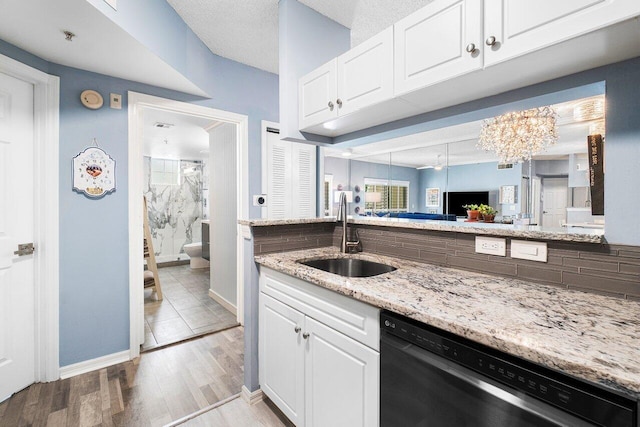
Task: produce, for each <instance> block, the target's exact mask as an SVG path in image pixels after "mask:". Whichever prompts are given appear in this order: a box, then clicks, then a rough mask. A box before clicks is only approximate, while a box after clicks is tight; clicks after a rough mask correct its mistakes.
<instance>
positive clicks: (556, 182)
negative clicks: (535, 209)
mask: <svg viewBox="0 0 640 427" xmlns="http://www.w3.org/2000/svg"><path fill="white" fill-rule="evenodd" d="M568 194H569V178H564V177H563V178H542V226H543V227H550V228H551V227H553V228H557V227H562V225H564V224H565V222H566V220H567V198H568Z"/></svg>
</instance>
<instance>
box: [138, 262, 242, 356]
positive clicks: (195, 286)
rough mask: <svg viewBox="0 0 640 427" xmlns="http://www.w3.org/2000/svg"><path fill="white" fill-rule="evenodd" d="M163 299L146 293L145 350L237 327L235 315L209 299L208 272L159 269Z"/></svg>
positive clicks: (187, 268) (149, 291)
mask: <svg viewBox="0 0 640 427" xmlns="http://www.w3.org/2000/svg"><path fill="white" fill-rule="evenodd" d="M158 274H159V275H160V283H161V284H162V292H163V294H164V299H163V300H161V301H157V300H155V299H154V298H155V294H153V295H152V292H151V290H147V291H145V294H144V295H145V299H144V319H145V325H144V330H145V340H144V344H143V345H142V350H143V351H147V350H150V349H153V348H157V347H161V346H164V345H167V344H173V343H176V342H178V341H182V340H184V339H187V338H192V337H195V336H199V335H203V334H207V333H211V332H215V331H220V330H222V329H226V328H229V327H232V326H236V325H237V324H238V322H237V320H236V316H235V315H234V314H233V313H231V312H230V311H228V310H227V309H225V308H224V307H222V306H221V305H220V304H218V303H217V302H216V301H214V300H212V299H211V298H210V297H209V269H197V270H192V269H191V268H189V265H188V264H187V265H178V266H174V267H164V268H160V269H158Z"/></svg>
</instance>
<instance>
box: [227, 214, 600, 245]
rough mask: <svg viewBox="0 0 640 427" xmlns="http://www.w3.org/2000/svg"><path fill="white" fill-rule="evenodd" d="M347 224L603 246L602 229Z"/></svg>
mask: <svg viewBox="0 0 640 427" xmlns="http://www.w3.org/2000/svg"><path fill="white" fill-rule="evenodd" d="M323 222H336V218H335V217H326V218H291V219H248V220H239V221H238V223H239V224H242V225H248V226H251V227H268V226H273V225H293V224H315V223H323ZM348 222H349V223H350V224H360V225H374V226H379V227H394V228H405V229H406V228H409V229H414V230H433V231H452V232H456V233H470V234H481V235H487V236H502V237H517V238H522V239H539V240H556V241H564V242H578V243H603V242H604V230H603V229H588V228H578V229H576V228H568V227H562V228H543V227H540V226H535V225H513V224H498V223H490V224H487V223H483V222H454V221H436V220H426V219H405V218H378V217H366V216H356V217H349V219H348Z"/></svg>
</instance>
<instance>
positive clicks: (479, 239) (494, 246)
mask: <svg viewBox="0 0 640 427" xmlns="http://www.w3.org/2000/svg"><path fill="white" fill-rule="evenodd" d="M476 252H477V253H479V254H489V255H496V256H506V255H507V245H506V242H505V239H500V238H496V237H484V236H476Z"/></svg>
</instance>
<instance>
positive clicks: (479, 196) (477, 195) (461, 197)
mask: <svg viewBox="0 0 640 427" xmlns="http://www.w3.org/2000/svg"><path fill="white" fill-rule="evenodd" d="M443 196H444V199H443V201H444V207H445V212H446V213H450V214H454V215H455V216H467V210H466V209H465V208H463V207H462V206H464V205H471V204H476V205H479V204H481V203H484V204H485V205H488V204H489V192H488V191H449V192H445V193H444V194H443ZM447 202H448V204H447ZM447 206H448V208H449V209H448V210H447Z"/></svg>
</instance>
